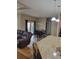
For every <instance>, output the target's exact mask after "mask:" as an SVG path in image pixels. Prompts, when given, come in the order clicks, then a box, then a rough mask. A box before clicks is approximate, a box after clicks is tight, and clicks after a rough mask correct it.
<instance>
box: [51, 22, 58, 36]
mask: <svg viewBox="0 0 79 59" xmlns="http://www.w3.org/2000/svg"><path fill="white" fill-rule="evenodd" d="M51 35H54V36H56V35H57V23H56V22H54V21H52V22H51Z"/></svg>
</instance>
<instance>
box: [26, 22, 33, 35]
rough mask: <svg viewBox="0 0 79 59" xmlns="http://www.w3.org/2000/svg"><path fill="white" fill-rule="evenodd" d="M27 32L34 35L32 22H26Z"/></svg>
mask: <svg viewBox="0 0 79 59" xmlns="http://www.w3.org/2000/svg"><path fill="white" fill-rule="evenodd" d="M27 30H28V32H31V33H33V34H34V22H33V21H28V23H27Z"/></svg>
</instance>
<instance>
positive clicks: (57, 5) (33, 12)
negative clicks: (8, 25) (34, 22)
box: [17, 0, 61, 17]
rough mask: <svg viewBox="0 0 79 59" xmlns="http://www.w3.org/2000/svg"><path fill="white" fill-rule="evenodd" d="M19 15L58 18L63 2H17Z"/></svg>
mask: <svg viewBox="0 0 79 59" xmlns="http://www.w3.org/2000/svg"><path fill="white" fill-rule="evenodd" d="M17 8H20V9H18V10H17V12H18V13H21V14H26V15H30V16H35V17H52V16H54V17H57V16H58V14H60V12H61V0H17Z"/></svg>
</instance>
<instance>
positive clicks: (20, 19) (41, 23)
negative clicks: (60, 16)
mask: <svg viewBox="0 0 79 59" xmlns="http://www.w3.org/2000/svg"><path fill="white" fill-rule="evenodd" d="M25 20H32V21H36V29H37V30H45V29H46V18H35V17H30V16H27V15H22V14H18V15H17V29H21V30H25ZM56 25H57V24H56V22H51V28H49V29H50V30H51V34H52V35H56V31H57V26H56Z"/></svg>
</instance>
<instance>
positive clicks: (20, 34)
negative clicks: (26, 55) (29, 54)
mask: <svg viewBox="0 0 79 59" xmlns="http://www.w3.org/2000/svg"><path fill="white" fill-rule="evenodd" d="M31 37H32V33H31V32H26V31H23V30H17V47H18V48H24V47H27V45H28V44H29V43H30V39H31Z"/></svg>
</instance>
